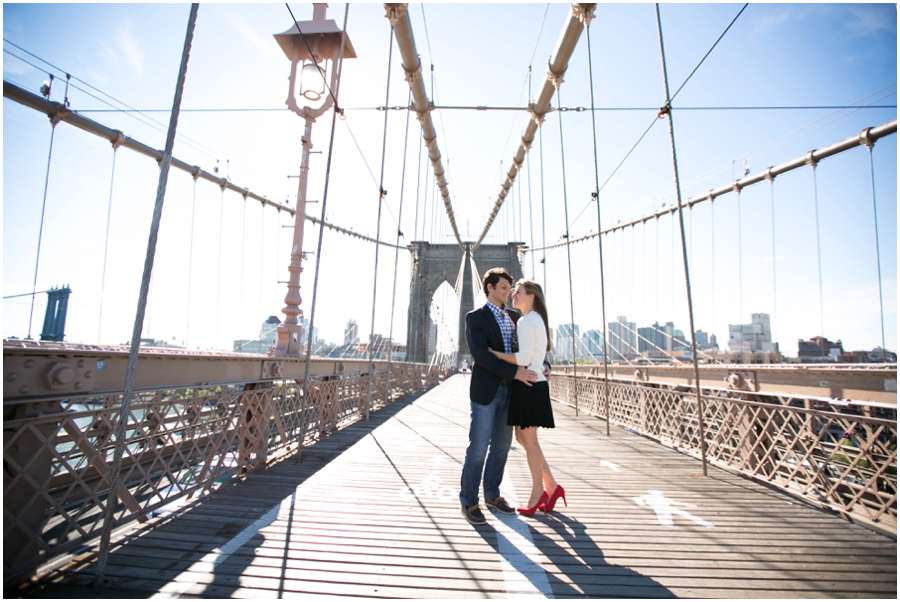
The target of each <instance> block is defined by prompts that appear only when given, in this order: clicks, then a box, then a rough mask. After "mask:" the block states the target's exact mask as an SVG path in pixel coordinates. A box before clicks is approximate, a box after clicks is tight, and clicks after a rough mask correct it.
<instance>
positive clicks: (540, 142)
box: [538, 128, 549, 326]
mask: <svg viewBox="0 0 900 602" xmlns="http://www.w3.org/2000/svg"><path fill="white" fill-rule="evenodd" d="M543 132H544V128H538V146H539V147H540V151H541V246H542V247H543V249H542V250H541V253H543V258H542V259H541V263H542V264H544V290H546V289H547V213H546V211H545V210H544V133H543ZM548 326H549V325H548Z"/></svg>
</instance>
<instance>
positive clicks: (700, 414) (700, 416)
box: [656, 4, 707, 476]
mask: <svg viewBox="0 0 900 602" xmlns="http://www.w3.org/2000/svg"><path fill="white" fill-rule="evenodd" d="M656 27H657V31H658V32H659V52H660V57H661V59H662V71H663V84H664V86H665V91H666V104H665V106H664V107H663V109H662V110H661V111H660V114H661V115H662V114H663V112H665V114H666V115H668V118H669V139H670V140H671V143H672V169H673V171H674V173H675V193H676V198H677V199H678V222H679V225H680V227H681V254H682V259H683V262H684V282H685V287H686V289H687V303H688V316H689V317H690V327H691V358H692V360H693V364H694V383H695V386H696V393H697V423H698V427H699V429H698V430H699V433H698V434H699V437H700V458H701V461H702V465H703V476H706V474H707V473H706V434H705V433H704V424H703V422H704V412H705V411H706V410H705V408H704V403H703V394H702V391H701V389H700V367H699V365H698V363H697V331H696V328H695V327H694V304H693V301H692V299H691V276H690V270H689V267H688V260H687V245H686V243H685V238H684V215H683V211H682V206H681V183H680V182H679V179H678V154H677V152H676V150H675V125H674V123H673V120H672V99H671V97H670V96H669V76H668V72H667V70H666V51H665V46H664V44H663V31H662V18H661V17H660V14H659V4H656Z"/></svg>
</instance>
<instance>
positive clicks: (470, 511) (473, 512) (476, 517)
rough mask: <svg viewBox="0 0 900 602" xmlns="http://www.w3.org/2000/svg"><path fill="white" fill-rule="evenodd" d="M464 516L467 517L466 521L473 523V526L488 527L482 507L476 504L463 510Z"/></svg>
mask: <svg viewBox="0 0 900 602" xmlns="http://www.w3.org/2000/svg"><path fill="white" fill-rule="evenodd" d="M462 515H463V516H465V517H466V520H467V521H469V522H470V523H472V524H473V525H486V524H487V519H486V518H485V517H484V513H483V512H482V511H481V506H479V505H478V504H475V505H474V506H472V507H470V508H463V509H462Z"/></svg>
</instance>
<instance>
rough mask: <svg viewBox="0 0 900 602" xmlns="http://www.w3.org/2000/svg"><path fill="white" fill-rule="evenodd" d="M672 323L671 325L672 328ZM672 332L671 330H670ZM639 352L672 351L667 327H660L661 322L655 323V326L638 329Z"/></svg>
mask: <svg viewBox="0 0 900 602" xmlns="http://www.w3.org/2000/svg"><path fill="white" fill-rule="evenodd" d="M671 324H672V323H671V322H669V325H670V326H671ZM669 330H670V331H671V328H670V329H669ZM638 335H639V336H638V351H639V352H641V353H645V352H647V351H671V349H670V346H669V345H668V343H667V340H668V337H666V327H665V326H660V325H659V322H655V323H654V324H653V326H646V327H643V328H638Z"/></svg>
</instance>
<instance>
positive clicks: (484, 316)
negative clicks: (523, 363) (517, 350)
mask: <svg viewBox="0 0 900 602" xmlns="http://www.w3.org/2000/svg"><path fill="white" fill-rule="evenodd" d="M505 311H506V313H507V314H509V317H510V318H512V321H513V323H514V324H515V323H516V322H518V321H519V318H521V317H522V314H521V313H519V311H518V310H516V309H510V308H505ZM466 342H467V343H468V344H469V353H471V354H472V357H473V358H474V360H475V365H474V366H473V367H472V377H471V378H470V382H469V399H471V400H472V401H473V402H475V403H478V404H481V405H488V404H489V403H491V401H493V400H494V396H495V395H496V394H497V389H499V388H500V383H501V382H502V381H506V383H507V384H510V383H512V381H514V380H515V378H516V371H517V370H518V369H519V367H518V366H514V365H513V364H510V363H508V362H504V361H503V360H501V359H500V358H499V357H497V356H496V355H494V354H493V353H491V352H490V351H488V349H489V348H490V349H495V350H497V351H503V349H504V347H503V334H502V333H501V332H500V325H499V324H497V318H495V317H494V314H493V312H492V311H491V309H490V308H489V307H488V306H487V305H485V306H484V307H481V308H479V309H473V310H472V311H470V312H469V313H467V314H466Z"/></svg>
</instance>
